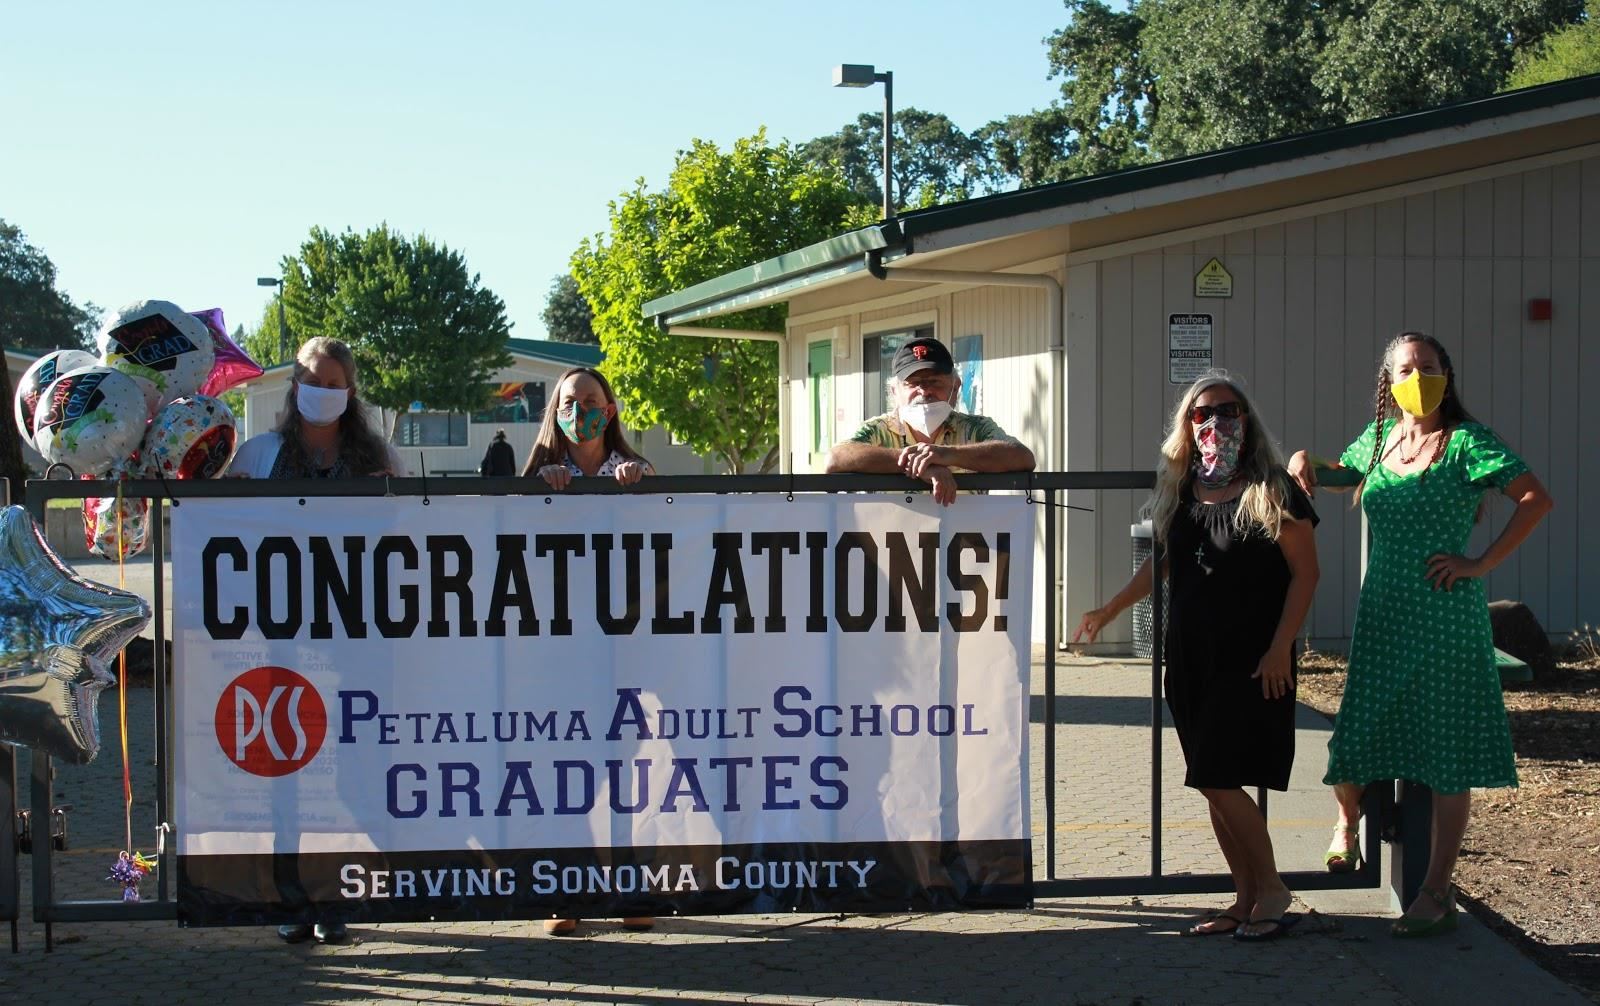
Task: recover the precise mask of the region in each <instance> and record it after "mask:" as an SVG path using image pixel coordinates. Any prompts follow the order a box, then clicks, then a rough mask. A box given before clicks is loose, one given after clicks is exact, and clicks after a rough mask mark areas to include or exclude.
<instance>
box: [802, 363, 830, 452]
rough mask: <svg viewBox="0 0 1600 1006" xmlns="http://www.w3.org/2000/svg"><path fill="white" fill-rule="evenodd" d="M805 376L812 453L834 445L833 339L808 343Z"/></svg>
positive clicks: (825, 449) (824, 450)
mask: <svg viewBox="0 0 1600 1006" xmlns="http://www.w3.org/2000/svg"><path fill="white" fill-rule="evenodd" d="M806 378H807V380H808V383H809V384H810V386H811V453H812V454H822V453H825V452H826V451H827V450H828V448H829V447H832V446H833V340H832V339H827V340H825V341H823V342H813V343H811V345H809V346H807V347H806Z"/></svg>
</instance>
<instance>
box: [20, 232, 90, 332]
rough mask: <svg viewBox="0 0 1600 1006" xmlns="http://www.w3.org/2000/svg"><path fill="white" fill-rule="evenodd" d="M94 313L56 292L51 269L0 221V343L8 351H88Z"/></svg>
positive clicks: (42, 256) (43, 257) (52, 266)
mask: <svg viewBox="0 0 1600 1006" xmlns="http://www.w3.org/2000/svg"><path fill="white" fill-rule="evenodd" d="M100 315H101V310H100V308H98V307H96V306H95V305H94V304H92V303H85V304H83V305H82V306H79V305H77V304H74V303H73V302H72V298H70V297H68V296H67V295H66V294H64V293H62V292H61V291H60V290H57V289H56V267H55V264H54V263H53V262H51V261H50V258H49V256H47V255H46V254H45V253H44V252H43V251H41V250H40V249H39V248H38V247H36V246H35V245H32V244H30V243H29V242H28V239H27V236H26V235H24V234H23V233H22V229H21V228H19V227H17V226H15V225H13V224H8V223H6V222H5V221H4V220H0V343H3V344H4V345H6V346H10V347H11V348H13V349H87V350H89V351H91V352H92V351H93V350H94V336H95V330H96V329H98V328H99V327H100Z"/></svg>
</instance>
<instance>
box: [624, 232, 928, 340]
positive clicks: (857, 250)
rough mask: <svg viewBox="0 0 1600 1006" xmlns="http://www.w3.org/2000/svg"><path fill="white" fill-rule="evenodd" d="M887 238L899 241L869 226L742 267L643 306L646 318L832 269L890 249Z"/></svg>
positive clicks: (896, 235)
mask: <svg viewBox="0 0 1600 1006" xmlns="http://www.w3.org/2000/svg"><path fill="white" fill-rule="evenodd" d="M891 237H892V238H895V239H897V238H898V237H899V235H898V233H897V232H896V229H895V228H894V227H893V226H892V225H888V226H886V225H884V224H873V225H872V226H870V227H863V228H861V229H860V230H854V231H849V232H848V233H845V234H841V235H839V236H838V237H835V238H829V239H828V240H826V241H818V242H817V243H816V244H814V245H807V246H806V247H804V248H799V249H796V250H795V251H792V252H786V253H785V254H783V255H779V256H778V257H777V258H769V259H767V260H766V261H765V262H757V263H756V264H755V265H752V266H746V267H745V268H743V269H740V270H738V271H736V272H730V273H727V274H725V275H722V276H718V277H717V278H716V279H708V280H706V281H705V282H704V283H696V284H695V285H694V286H691V287H686V288H684V289H682V290H679V291H677V292H676V293H669V294H667V295H666V296H665V297H657V298H656V299H655V300H652V301H650V302H649V303H647V304H645V306H644V316H645V317H646V318H659V317H661V316H662V315H666V314H680V313H684V312H685V311H686V310H687V309H692V308H695V307H699V306H701V305H704V304H708V303H710V302H712V301H718V300H723V299H724V298H726V297H728V296H729V295H730V294H734V295H736V294H739V293H743V292H746V291H748V290H753V289H755V288H757V287H763V286H767V285H769V284H772V283H775V282H778V281H781V280H785V279H790V278H793V277H796V276H801V275H804V274H806V273H809V272H816V271H819V270H823V269H828V268H830V267H833V266H836V265H837V264H838V263H839V262H841V261H843V260H846V259H853V258H859V257H860V256H862V255H863V254H865V253H866V252H869V251H877V250H878V249H881V248H887V247H889V245H890V242H891Z"/></svg>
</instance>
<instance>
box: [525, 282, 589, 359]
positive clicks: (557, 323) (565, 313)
mask: <svg viewBox="0 0 1600 1006" xmlns="http://www.w3.org/2000/svg"><path fill="white" fill-rule="evenodd" d="M539 320H540V321H542V322H544V327H545V331H546V332H548V333H549V334H550V338H551V339H553V340H554V341H556V342H581V343H585V344H587V345H590V346H598V345H600V337H599V336H598V335H595V334H594V312H593V311H592V310H590V309H589V302H588V301H586V300H584V299H583V294H581V293H579V292H578V281H577V280H575V279H573V278H572V274H571V273H567V272H564V273H562V274H561V275H559V276H557V277H556V278H555V279H554V280H552V281H551V282H550V294H549V296H548V297H546V298H545V301H544V310H543V311H540V312H539Z"/></svg>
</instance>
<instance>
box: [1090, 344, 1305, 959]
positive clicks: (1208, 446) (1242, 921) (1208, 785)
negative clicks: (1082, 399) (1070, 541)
mask: <svg viewBox="0 0 1600 1006" xmlns="http://www.w3.org/2000/svg"><path fill="white" fill-rule="evenodd" d="M1149 510H1150V515H1151V523H1152V524H1153V525H1154V528H1155V536H1156V540H1157V542H1158V543H1159V545H1160V549H1159V550H1158V551H1157V553H1156V554H1159V555H1161V556H1162V563H1161V573H1162V575H1163V576H1164V577H1165V579H1166V581H1167V584H1168V599H1169V600H1168V617H1167V626H1166V629H1167V631H1166V638H1165V651H1164V652H1165V653H1166V658H1167V660H1166V665H1167V671H1166V679H1165V682H1164V684H1165V691H1166V696H1167V708H1168V709H1170V710H1171V711H1172V721H1173V724H1174V725H1175V726H1176V727H1177V731H1178V742H1179V744H1180V745H1181V746H1182V748H1183V757H1184V762H1185V764H1186V766H1187V772H1186V774H1185V776H1184V785H1186V786H1189V787H1192V788H1194V789H1198V790H1199V791H1200V792H1201V793H1202V794H1203V795H1204V796H1205V798H1206V802H1207V804H1208V805H1209V809H1210V813H1211V827H1212V830H1213V831H1214V832H1215V833H1216V837H1217V844H1218V845H1219V846H1220V847H1221V849H1222V856H1223V858H1224V859H1225V860H1226V861H1227V863H1228V870H1229V872H1230V873H1231V874H1232V875H1233V883H1234V891H1235V894H1234V900H1233V904H1232V905H1230V906H1228V907H1227V908H1225V909H1223V910H1222V911H1219V912H1210V913H1207V914H1205V915H1203V916H1201V917H1200V918H1198V919H1195V920H1194V921H1193V922H1192V923H1191V924H1190V925H1189V926H1188V927H1187V928H1186V929H1185V930H1184V932H1185V935H1189V936H1219V935H1223V934H1227V933H1232V934H1233V938H1234V939H1236V940H1241V941H1245V942H1261V941H1265V940H1273V939H1277V938H1278V937H1279V936H1282V935H1283V934H1284V933H1285V932H1286V931H1288V929H1289V928H1290V927H1291V926H1292V925H1294V923H1295V922H1296V921H1297V916H1295V915H1292V914H1290V913H1289V907H1290V905H1291V904H1292V903H1293V901H1294V895H1293V894H1292V893H1290V891H1289V888H1288V887H1287V886H1285V885H1284V883H1283V878H1282V877H1280V876H1279V874H1278V867H1277V861H1276V858H1275V857H1274V855H1273V851H1272V838H1271V836H1270V835H1269V834H1268V833H1267V823H1266V819H1265V818H1264V817H1263V816H1262V814H1261V811H1260V809H1259V808H1258V807H1257V806H1256V804H1255V801H1253V800H1252V799H1251V798H1250V796H1249V794H1248V793H1247V792H1246V789H1247V788H1250V787H1259V786H1265V787H1267V788H1269V789H1277V790H1284V789H1287V788H1288V786H1289V770H1290V768H1291V766H1292V764H1293V762H1294V690H1295V677H1294V664H1295V648H1294V647H1295V636H1296V634H1298V633H1299V631H1300V625H1301V623H1302V622H1303V621H1305V616H1306V612H1307V610H1308V609H1309V608H1310V607H1311V596H1312V594H1313V593H1314V592H1315V591H1316V585H1317V549H1316V541H1315V539H1314V538H1313V536H1312V527H1313V526H1314V525H1315V523H1316V520H1317V518H1316V514H1315V513H1314V512H1313V511H1312V509H1311V503H1310V501H1309V500H1308V499H1307V498H1306V496H1305V494H1304V493H1303V492H1301V491H1300V489H1299V488H1298V487H1297V486H1295V484H1294V483H1293V482H1292V481H1291V480H1290V478H1289V476H1288V473H1287V472H1285V471H1284V468H1283V462H1282V459H1281V457H1280V456H1279V454H1278V449H1277V447H1276V446H1275V445H1274V443H1273V440H1272V434H1271V433H1270V432H1269V431H1268V430H1267V428H1266V425H1265V424H1264V423H1263V422H1262V421H1261V417H1260V416H1259V415H1258V414H1257V413H1256V412H1255V410H1254V409H1252V408H1251V406H1250V401H1249V399H1248V398H1247V397H1246V396H1245V394H1244V391H1243V390H1242V389H1241V388H1240V387H1239V384H1238V382H1236V381H1234V380H1233V379H1232V378H1230V377H1228V375H1226V374H1224V373H1221V372H1215V371H1214V372H1211V373H1209V374H1206V375H1204V376H1203V377H1201V378H1200V379H1199V380H1198V381H1196V382H1195V383H1194V384H1192V385H1190V386H1189V388H1188V390H1187V391H1185V392H1184V393H1183V396H1182V397H1181V398H1180V400H1179V402H1178V408H1177V411H1176V412H1175V413H1174V414H1173V417H1172V425H1171V427H1170V428H1169V430H1168V433H1167V438H1166V440H1165V442H1163V443H1162V445H1161V457H1160V459H1159V461H1158V464H1157V468H1156V487H1155V493H1154V495H1153V496H1152V497H1151V500H1150V504H1149ZM1152 562H1153V559H1147V560H1145V563H1144V565H1143V566H1141V567H1140V568H1139V571H1138V572H1137V573H1135V574H1134V575H1133V579H1131V580H1129V581H1128V583H1127V586H1125V587H1123V588H1122V589H1121V590H1120V591H1118V592H1117V595H1116V596H1115V597H1113V598H1112V599H1111V600H1110V602H1108V603H1107V604H1105V605H1104V606H1102V607H1099V608H1096V609H1095V610H1093V611H1090V612H1089V613H1088V614H1086V615H1084V616H1083V622H1082V624H1080V625H1079V626H1078V631H1077V634H1076V635H1075V636H1074V637H1073V638H1074V641H1077V640H1080V639H1087V640H1088V641H1089V642H1093V641H1094V640H1095V638H1096V637H1098V636H1099V635H1100V632H1101V630H1102V629H1104V628H1105V626H1106V624H1107V623H1109V622H1110V621H1111V620H1112V619H1113V618H1115V617H1117V615H1118V614H1120V613H1121V612H1122V611H1123V610H1125V609H1127V608H1129V607H1131V606H1132V605H1133V604H1134V603H1135V602H1136V601H1138V600H1139V599H1140V598H1143V597H1145V596H1146V595H1147V594H1149V592H1150V586H1151V578H1152V573H1153V570H1152V568H1151V566H1152Z"/></svg>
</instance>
